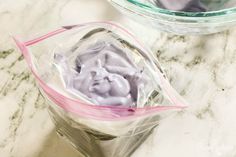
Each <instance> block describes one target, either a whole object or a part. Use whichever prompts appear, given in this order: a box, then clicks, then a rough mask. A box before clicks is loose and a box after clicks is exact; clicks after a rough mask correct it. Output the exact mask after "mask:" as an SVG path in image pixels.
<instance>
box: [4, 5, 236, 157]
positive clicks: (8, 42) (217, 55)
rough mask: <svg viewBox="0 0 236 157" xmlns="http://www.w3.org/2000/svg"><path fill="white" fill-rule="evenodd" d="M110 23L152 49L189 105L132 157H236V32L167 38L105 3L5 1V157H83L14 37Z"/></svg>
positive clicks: (169, 119)
mask: <svg viewBox="0 0 236 157" xmlns="http://www.w3.org/2000/svg"><path fill="white" fill-rule="evenodd" d="M106 19H110V20H114V21H118V22H120V23H122V24H124V25H125V26H126V27H128V28H131V29H132V30H133V31H134V33H136V34H137V36H138V37H139V38H140V39H141V40H143V42H145V43H147V45H148V46H150V47H151V48H152V50H153V52H154V53H155V54H156V56H157V57H158V59H159V60H160V62H161V64H162V66H163V67H164V69H165V71H166V73H167V74H168V77H169V79H170V81H171V84H172V85H173V87H174V88H175V89H176V90H177V91H178V92H179V93H180V94H181V95H183V97H184V98H185V99H186V100H187V101H188V102H189V103H190V104H191V107H189V108H188V109H187V110H186V111H184V112H181V113H178V114H174V115H172V116H170V117H168V118H167V119H164V120H162V121H161V122H160V125H159V127H158V129H156V130H155V131H154V133H153V134H152V135H151V136H150V137H149V138H148V139H147V140H146V142H145V143H144V144H143V145H142V146H141V147H140V148H139V149H138V150H137V151H136V152H135V153H134V154H133V157H143V156H146V157H157V156H159V157H173V156H177V157H235V156H236V77H235V74H236V44H235V42H236V28H234V29H231V30H229V31H225V32H222V33H218V34H214V35H207V36H176V35H168V34H165V33H160V32H158V31H154V30H151V29H148V28H143V27H142V26H140V25H138V24H136V23H133V22H131V21H129V20H128V19H126V18H124V17H122V16H121V15H120V14H119V13H118V12H117V11H115V10H114V9H113V8H112V7H111V6H109V5H108V4H107V2H106V1H105V0H18V1H15V0H5V1H3V0H0V22H1V25H0V156H1V157H65V156H69V157H77V156H79V155H78V153H77V152H76V151H75V150H74V149H73V148H71V146H70V145H68V144H67V143H66V142H64V141H63V140H61V139H60V138H58V137H57V135H56V133H55V130H54V126H53V124H52V122H51V120H50V118H49V115H48V113H47V109H46V104H45V102H44V99H43V98H42V96H41V95H40V94H39V91H38V89H37V87H36V85H35V81H34V78H33V77H32V75H31V74H30V72H29V70H28V68H27V65H26V62H25V61H24V60H23V58H22V57H21V55H20V53H19V51H18V50H17V49H16V47H15V45H14V43H13V41H12V39H11V37H10V35H11V34H18V35H23V36H24V37H28V36H30V35H35V34H37V33H42V32H47V31H48V30H52V29H54V28H57V27H58V26H60V25H69V24H76V23H81V22H87V21H92V20H106ZM140 30H142V31H140ZM8 50H10V51H8Z"/></svg>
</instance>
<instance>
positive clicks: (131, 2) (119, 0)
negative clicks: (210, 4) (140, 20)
mask: <svg viewBox="0 0 236 157" xmlns="http://www.w3.org/2000/svg"><path fill="white" fill-rule="evenodd" d="M110 1H113V2H115V3H117V4H119V5H120V6H122V7H124V5H133V6H136V7H138V9H142V10H143V9H145V11H149V12H151V13H154V14H163V15H172V16H173V15H174V16H179V17H186V18H204V17H216V16H222V15H232V14H235V13H236V7H232V8H227V9H222V10H217V11H208V12H184V11H172V10H167V9H162V8H158V7H156V6H154V5H151V4H150V5H148V4H144V3H142V2H139V1H137V0H110ZM124 3H125V4H124Z"/></svg>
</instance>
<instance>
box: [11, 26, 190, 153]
mask: <svg viewBox="0 0 236 157" xmlns="http://www.w3.org/2000/svg"><path fill="white" fill-rule="evenodd" d="M15 41H16V44H17V46H18V47H19V48H20V50H21V52H22V54H23V55H24V57H25V59H26V61H27V63H28V65H29V67H30V69H31V71H32V73H33V75H34V76H35V78H36V81H37V83H38V85H39V89H40V91H41V93H42V94H43V95H44V97H45V98H46V99H47V100H48V104H49V113H50V115H51V117H52V119H53V121H54V123H55V126H56V130H57V132H58V133H59V134H60V135H62V136H63V137H65V138H67V139H68V140H69V141H70V142H71V143H72V144H73V146H74V147H76V149H78V150H79V151H80V152H81V153H82V154H83V155H84V156H90V157H94V156H96V157H129V156H130V155H131V154H132V153H133V152H134V151H135V150H136V149H137V148H138V146H139V145H140V144H141V143H143V141H144V140H145V139H146V138H147V137H148V136H149V135H150V134H151V132H152V130H153V129H154V128H155V127H156V126H157V125H158V122H159V120H160V118H162V117H164V116H166V115H168V114H169V112H170V111H176V110H180V109H183V108H185V107H186V106H187V105H186V103H185V101H184V100H183V99H182V98H181V96H180V95H179V94H178V93H177V92H176V91H175V90H174V89H173V88H172V87H171V85H170V84H169V82H168V80H167V79H166V77H165V75H164V73H163V72H162V70H161V67H160V65H159V63H158V61H157V60H156V59H155V57H154V56H153V55H152V53H151V51H150V50H149V49H147V48H145V47H144V46H143V45H142V44H141V43H140V42H139V41H138V40H137V39H136V38H135V37H134V36H133V35H132V34H131V33H130V32H128V31H127V30H126V29H124V28H122V27H121V26H119V25H117V24H114V23H112V22H91V23H86V24H80V25H74V26H67V27H62V28H60V29H58V30H55V31H52V32H50V33H48V34H46V35H43V36H41V37H38V38H36V39H33V40H29V41H26V42H20V41H19V40H18V39H16V38H15Z"/></svg>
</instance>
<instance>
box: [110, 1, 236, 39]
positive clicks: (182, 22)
mask: <svg viewBox="0 0 236 157" xmlns="http://www.w3.org/2000/svg"><path fill="white" fill-rule="evenodd" d="M108 1H109V2H110V3H111V4H112V5H113V6H114V7H116V8H117V9H118V10H120V11H121V12H122V13H124V14H125V15H127V16H129V17H131V18H132V19H134V20H135V21H138V22H140V23H141V24H145V26H150V27H152V28H154V29H158V30H162V31H166V32H169V33H174V34H179V35H185V34H192V35H198V34H211V33H216V32H220V31H223V30H226V29H229V28H231V27H232V26H234V25H235V24H236V7H235V6H236V2H235V1H234V0H215V1H214V0H212V1H209V3H208V4H207V7H209V8H210V9H209V10H208V11H207V12H184V11H172V10H167V9H162V8H159V7H157V6H155V5H153V4H151V3H147V2H145V0H142V1H141V0H108ZM146 1H147V0H146ZM205 1H206V0H205Z"/></svg>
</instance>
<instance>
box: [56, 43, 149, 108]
mask: <svg viewBox="0 0 236 157" xmlns="http://www.w3.org/2000/svg"><path fill="white" fill-rule="evenodd" d="M58 58H60V57H58V55H57V56H56V59H57V61H58ZM60 64H61V65H63V66H62V67H64V70H63V71H64V75H63V78H64V79H65V80H67V81H65V82H68V80H70V81H69V82H70V83H69V84H70V87H72V88H73V89H75V90H78V91H79V92H81V93H83V94H84V95H86V96H87V97H88V98H89V99H90V100H91V101H92V102H93V103H95V104H98V105H111V106H135V105H136V103H137V99H138V91H139V89H140V88H142V87H143V86H144V84H145V82H146V79H144V76H143V70H140V69H139V68H138V67H137V66H136V65H135V64H134V63H133V61H132V59H131V58H130V57H129V56H128V55H127V53H125V52H124V51H122V50H121V49H119V48H118V47H116V46H115V45H113V44H112V43H108V42H97V43H96V44H94V45H92V46H90V47H89V48H87V49H86V50H85V51H84V52H81V53H79V54H78V56H77V57H76V61H75V64H76V68H75V69H76V72H75V73H73V72H71V70H70V69H69V68H68V65H67V63H66V61H64V62H63V60H62V59H61V60H60Z"/></svg>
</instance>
